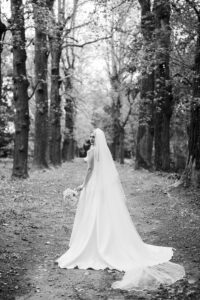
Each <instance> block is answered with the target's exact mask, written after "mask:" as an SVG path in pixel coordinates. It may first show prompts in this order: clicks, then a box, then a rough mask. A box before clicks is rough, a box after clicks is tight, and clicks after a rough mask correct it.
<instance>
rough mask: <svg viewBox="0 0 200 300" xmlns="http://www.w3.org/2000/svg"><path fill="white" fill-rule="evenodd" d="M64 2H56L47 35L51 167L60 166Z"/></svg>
mask: <svg viewBox="0 0 200 300" xmlns="http://www.w3.org/2000/svg"><path fill="white" fill-rule="evenodd" d="M64 2H65V0H63V1H62V5H61V1H60V0H59V1H58V14H57V18H58V21H57V22H56V20H55V17H53V16H52V18H51V21H52V24H51V28H50V32H49V33H48V36H49V44H50V52H51V92H50V100H51V102H50V118H49V129H50V133H49V158H50V162H51V163H52V164H53V165H60V164H61V125H60V116H61V108H60V102H61V97H60V93H59V89H60V84H61V78H60V58H61V53H62V31H63V27H64V18H63V16H64V7H65V6H64Z"/></svg>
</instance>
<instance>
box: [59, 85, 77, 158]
mask: <svg viewBox="0 0 200 300" xmlns="http://www.w3.org/2000/svg"><path fill="white" fill-rule="evenodd" d="M70 86H71V84H70ZM71 87H72V86H71ZM68 89H69V84H68ZM74 152H75V147H74V103H73V99H71V98H70V97H67V98H66V104H65V132H64V141H63V148H62V159H63V161H70V160H73V159H74Z"/></svg>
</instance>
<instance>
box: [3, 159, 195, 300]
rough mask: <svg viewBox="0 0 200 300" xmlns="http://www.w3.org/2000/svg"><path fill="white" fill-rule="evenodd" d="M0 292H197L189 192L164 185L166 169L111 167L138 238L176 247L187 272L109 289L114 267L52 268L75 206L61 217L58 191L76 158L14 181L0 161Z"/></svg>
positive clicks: (88, 295) (16, 295)
mask: <svg viewBox="0 0 200 300" xmlns="http://www.w3.org/2000/svg"><path fill="white" fill-rule="evenodd" d="M1 166H2V168H1V172H2V173H1V185H0V188H1V194H0V214H1V219H0V234H1V241H0V268H1V269H0V299H1V300H4V299H5V300H10V299H16V300H25V299H29V300H38V299H42V300H51V299H52V300H53V299H54V300H59V299H72V300H75V299H85V300H89V299H91V300H96V299H108V300H112V299H113V300H114V299H115V300H121V299H140V300H141V299H192V300H193V299H198V300H199V299H200V281H199V278H200V269H199V265H200V242H199V226H200V225H199V224H200V222H199V221H200V203H198V199H197V197H198V195H197V193H194V192H191V191H184V190H175V191H174V190H167V187H168V186H169V184H171V183H172V182H173V180H170V179H169V176H167V175H165V176H161V175H159V174H153V173H149V172H147V171H134V170H133V168H132V167H131V166H129V165H125V166H117V167H118V170H119V173H120V178H121V179H122V184H123V186H124V190H125V193H126V196H127V199H128V207H129V211H130V213H131V216H132V218H133V220H134V224H135V225H136V227H137V229H138V231H139V233H140V234H141V236H142V238H143V240H144V241H146V242H148V243H151V244H156V245H163V246H172V247H174V248H176V249H177V251H176V252H175V255H174V261H175V262H179V263H182V264H183V265H184V266H185V268H186V272H187V278H186V279H185V280H181V281H179V282H177V283H175V284H174V285H172V286H170V287H161V288H160V289H158V290H157V291H154V292H151V293H149V292H142V293H141V292H140V293H139V292H137V293H136V292H125V291H118V290H112V289H111V288H110V286H111V284H112V282H113V281H115V280H116V279H118V278H121V276H122V274H121V273H120V272H117V271H113V272H110V271H94V270H78V269H75V270H65V269H59V268H58V267H57V265H56V264H55V263H54V261H55V259H56V258H57V257H59V256H60V255H61V254H63V253H64V252H65V251H66V249H67V245H68V241H69V237H70V233H71V228H72V224H73V218H74V214H75V211H74V210H73V209H72V210H71V211H70V212H69V214H68V218H67V220H66V219H65V218H64V214H63V206H62V192H63V190H64V189H65V188H67V187H71V188H73V187H76V186H77V185H79V184H80V183H81V182H82V179H83V177H84V174H85V164H84V163H83V162H82V160H76V161H75V162H74V163H66V164H63V166H62V168H58V169H51V170H47V171H39V172H38V171H37V172H32V173H31V174H30V178H29V179H28V180H26V181H22V182H11V181H10V180H9V179H8V173H9V167H10V164H9V163H8V164H5V165H3V163H2V162H1Z"/></svg>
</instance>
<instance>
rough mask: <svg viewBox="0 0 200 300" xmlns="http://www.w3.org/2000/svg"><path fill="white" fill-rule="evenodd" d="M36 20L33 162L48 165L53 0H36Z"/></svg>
mask: <svg viewBox="0 0 200 300" xmlns="http://www.w3.org/2000/svg"><path fill="white" fill-rule="evenodd" d="M33 2H34V6H33V7H34V20H35V84H36V85H37V88H36V91H35V102H36V111H35V140H34V159H33V164H34V166H35V167H37V168H47V167H48V89H47V88H48V86H47V68H48V45H47V20H48V17H49V15H48V13H49V9H51V7H52V5H53V1H48V0H34V1H33Z"/></svg>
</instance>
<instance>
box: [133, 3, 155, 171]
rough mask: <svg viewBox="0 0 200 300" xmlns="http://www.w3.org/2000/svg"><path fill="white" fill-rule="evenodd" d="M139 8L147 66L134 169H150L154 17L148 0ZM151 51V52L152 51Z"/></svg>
mask: <svg viewBox="0 0 200 300" xmlns="http://www.w3.org/2000/svg"><path fill="white" fill-rule="evenodd" d="M139 3H140V6H141V30H142V34H143V38H144V47H143V51H144V56H145V61H146V62H147V63H148V65H146V66H144V68H143V69H144V70H143V73H142V79H141V85H140V97H141V102H140V105H139V124H138V132H137V145H136V160H135V168H136V169H139V168H141V167H142V168H145V169H150V168H151V167H152V148H153V137H154V130H153V93H154V75H153V68H152V66H151V65H150V66H149V61H150V60H151V58H150V57H149V52H150V51H149V50H150V49H151V50H152V45H153V41H152V39H153V38H152V35H153V31H154V16H153V13H152V11H151V1H150V0H139ZM152 51H153V50H152Z"/></svg>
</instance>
